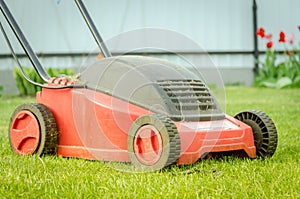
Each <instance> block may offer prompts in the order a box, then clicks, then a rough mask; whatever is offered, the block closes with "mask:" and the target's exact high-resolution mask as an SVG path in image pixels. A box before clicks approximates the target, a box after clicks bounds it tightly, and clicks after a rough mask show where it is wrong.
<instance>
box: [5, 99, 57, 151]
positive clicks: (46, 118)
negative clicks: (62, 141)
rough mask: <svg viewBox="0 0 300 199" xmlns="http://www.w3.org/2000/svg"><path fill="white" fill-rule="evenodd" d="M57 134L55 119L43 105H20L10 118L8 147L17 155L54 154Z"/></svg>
mask: <svg viewBox="0 0 300 199" xmlns="http://www.w3.org/2000/svg"><path fill="white" fill-rule="evenodd" d="M57 132H58V131H57V127H56V122H55V119H54V117H53V115H52V113H51V111H50V110H49V109H48V108H47V107H46V106H45V105H43V104H34V103H27V104H22V105H20V106H19V107H17V108H16V110H15V111H14V113H13V114H12V117H11V121H10V125H9V141H10V146H11V148H12V150H13V151H14V152H15V153H16V154H18V155H30V154H37V155H43V154H55V153H56V145H57V137H58V134H57Z"/></svg>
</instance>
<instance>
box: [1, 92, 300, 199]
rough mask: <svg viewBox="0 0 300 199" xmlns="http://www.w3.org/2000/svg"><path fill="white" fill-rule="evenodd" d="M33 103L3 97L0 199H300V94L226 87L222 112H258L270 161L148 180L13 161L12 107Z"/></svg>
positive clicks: (105, 169)
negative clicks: (271, 135) (268, 130)
mask: <svg viewBox="0 0 300 199" xmlns="http://www.w3.org/2000/svg"><path fill="white" fill-rule="evenodd" d="M29 101H34V98H24V97H2V98H0V198H37V197H39V198H300V189H299V188H300V162H299V160H300V122H299V119H300V89H290V90H273V89H257V88H244V87H228V88H226V112H227V113H228V114H231V115H234V114H235V113H237V112H239V111H241V110H247V109H260V110H262V111H264V112H267V113H268V114H269V115H270V117H271V118H272V119H273V120H274V122H275V124H276V126H277V130H278V136H279V143H278V148H277V151H276V153H275V155H274V156H273V157H272V158H271V159H268V160H249V159H239V158H233V157H228V158H223V159H217V160H214V159H213V160H211V159H210V160H202V161H200V162H198V163H196V164H194V165H190V166H184V167H183V166H181V167H177V166H175V167H172V168H168V169H165V170H163V171H157V172H152V173H129V172H123V171H119V170H117V169H116V168H119V167H122V165H121V166H120V165H119V164H111V163H103V162H98V161H87V160H82V159H73V158H62V157H54V156H46V157H42V158H40V157H37V156H26V157H18V156H16V155H15V154H13V153H12V152H11V150H10V146H9V141H8V136H7V129H8V123H9V118H10V115H11V114H12V112H13V110H14V108H15V107H16V106H17V105H19V104H21V103H24V102H29Z"/></svg>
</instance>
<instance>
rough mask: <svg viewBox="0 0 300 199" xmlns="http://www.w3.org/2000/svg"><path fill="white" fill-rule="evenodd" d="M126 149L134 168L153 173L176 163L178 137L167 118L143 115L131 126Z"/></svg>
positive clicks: (178, 151)
mask: <svg viewBox="0 0 300 199" xmlns="http://www.w3.org/2000/svg"><path fill="white" fill-rule="evenodd" d="M127 147H128V153H129V157H130V160H131V162H132V164H133V165H134V166H136V167H137V168H139V169H142V170H145V171H154V170H159V169H162V168H164V167H166V166H169V165H171V164H174V163H176V162H177V160H178V158H179V155H180V137H179V134H178V131H177V127H176V126H175V124H174V123H173V122H172V121H171V120H170V119H169V118H167V117H165V116H163V115H159V114H155V115H151V114H149V115H143V116H141V117H139V118H138V119H136V120H135V121H134V123H133V124H132V126H131V128H130V131H129V134H128V140H127Z"/></svg>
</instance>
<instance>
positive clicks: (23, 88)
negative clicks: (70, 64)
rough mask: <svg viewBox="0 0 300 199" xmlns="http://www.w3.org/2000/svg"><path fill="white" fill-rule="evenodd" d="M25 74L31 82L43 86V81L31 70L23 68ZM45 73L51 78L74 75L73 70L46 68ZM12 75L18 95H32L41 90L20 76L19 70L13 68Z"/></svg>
mask: <svg viewBox="0 0 300 199" xmlns="http://www.w3.org/2000/svg"><path fill="white" fill-rule="evenodd" d="M23 69H24V72H25V74H26V75H27V77H29V78H30V79H31V80H33V81H35V82H37V83H40V84H43V83H44V82H43V80H42V79H41V78H40V77H39V76H38V74H37V73H36V71H35V70H34V69H33V68H26V67H23ZM47 73H48V74H49V75H50V76H51V77H56V76H57V75H59V74H64V75H67V76H71V75H74V73H75V71H74V70H73V69H58V68H48V69H47ZM13 75H14V78H15V80H16V84H17V87H18V89H19V92H20V95H34V94H35V93H36V92H38V91H40V90H41V87H39V86H36V85H33V84H31V83H30V82H28V81H27V80H26V79H25V78H24V77H23V75H22V73H21V71H20V69H19V68H14V70H13Z"/></svg>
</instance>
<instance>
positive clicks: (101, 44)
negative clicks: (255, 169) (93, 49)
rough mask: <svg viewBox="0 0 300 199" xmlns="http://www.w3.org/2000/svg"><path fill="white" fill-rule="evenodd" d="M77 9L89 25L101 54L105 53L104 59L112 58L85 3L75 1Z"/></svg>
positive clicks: (78, 0)
mask: <svg viewBox="0 0 300 199" xmlns="http://www.w3.org/2000/svg"><path fill="white" fill-rule="evenodd" d="M74 1H75V3H76V5H77V7H78V8H79V10H80V12H81V14H82V16H83V18H84V20H85V22H86V24H87V25H88V27H89V29H90V31H91V33H92V35H93V37H94V39H95V41H96V43H97V44H98V46H99V48H100V50H101V52H102V53H103V56H104V57H111V53H110V52H109V50H108V48H107V47H106V45H105V43H104V41H103V39H102V38H101V36H100V34H99V32H98V30H97V28H96V26H95V24H94V22H93V20H92V18H91V17H90V15H89V13H88V11H87V9H86V7H85V5H84V4H83V2H82V1H81V0H74Z"/></svg>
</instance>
